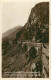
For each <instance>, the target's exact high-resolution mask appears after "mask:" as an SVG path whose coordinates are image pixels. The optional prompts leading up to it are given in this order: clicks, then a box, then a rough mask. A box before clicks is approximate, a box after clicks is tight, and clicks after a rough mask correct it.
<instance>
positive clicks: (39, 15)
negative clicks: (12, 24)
mask: <svg viewBox="0 0 51 80" xmlns="http://www.w3.org/2000/svg"><path fill="white" fill-rule="evenodd" d="M18 35H19V36H18ZM33 37H34V38H35V42H44V43H47V42H48V41H49V3H48V2H42V3H38V4H36V5H35V7H33V8H32V10H31V13H30V16H29V18H28V22H27V23H26V24H25V26H24V27H23V29H22V30H21V31H20V32H19V33H17V34H16V39H17V40H21V41H24V40H32V39H33Z"/></svg>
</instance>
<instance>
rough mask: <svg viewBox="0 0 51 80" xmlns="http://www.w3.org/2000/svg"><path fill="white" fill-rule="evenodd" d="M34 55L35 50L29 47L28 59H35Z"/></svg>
mask: <svg viewBox="0 0 51 80" xmlns="http://www.w3.org/2000/svg"><path fill="white" fill-rule="evenodd" d="M36 54H37V50H36V49H35V48H34V47H31V49H30V50H29V56H30V59H35V58H36Z"/></svg>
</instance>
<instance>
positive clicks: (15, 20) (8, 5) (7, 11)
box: [2, 2, 36, 32]
mask: <svg viewBox="0 0 51 80" xmlns="http://www.w3.org/2000/svg"><path fill="white" fill-rule="evenodd" d="M35 4H36V3H35V2H31V3H30V2H4V3H3V18H2V24H3V25H2V26H3V27H2V32H6V31H7V30H9V29H11V28H14V27H15V26H19V25H21V26H23V25H24V24H25V23H26V22H27V20H28V17H29V15H30V12H31V9H32V8H33V7H34V6H35Z"/></svg>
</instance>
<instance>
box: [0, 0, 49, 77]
mask: <svg viewBox="0 0 51 80" xmlns="http://www.w3.org/2000/svg"><path fill="white" fill-rule="evenodd" d="M2 10H3V12H2V78H49V2H47V1H46V2H40V1H39V2H36V1H35V2H3V9H2Z"/></svg>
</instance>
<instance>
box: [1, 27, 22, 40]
mask: <svg viewBox="0 0 51 80" xmlns="http://www.w3.org/2000/svg"><path fill="white" fill-rule="evenodd" d="M21 29H22V26H17V27H14V28H13V29H10V30H8V31H7V32H5V33H3V34H2V39H3V41H5V39H9V40H13V39H15V37H16V33H18V32H19V31H20V30H21Z"/></svg>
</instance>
